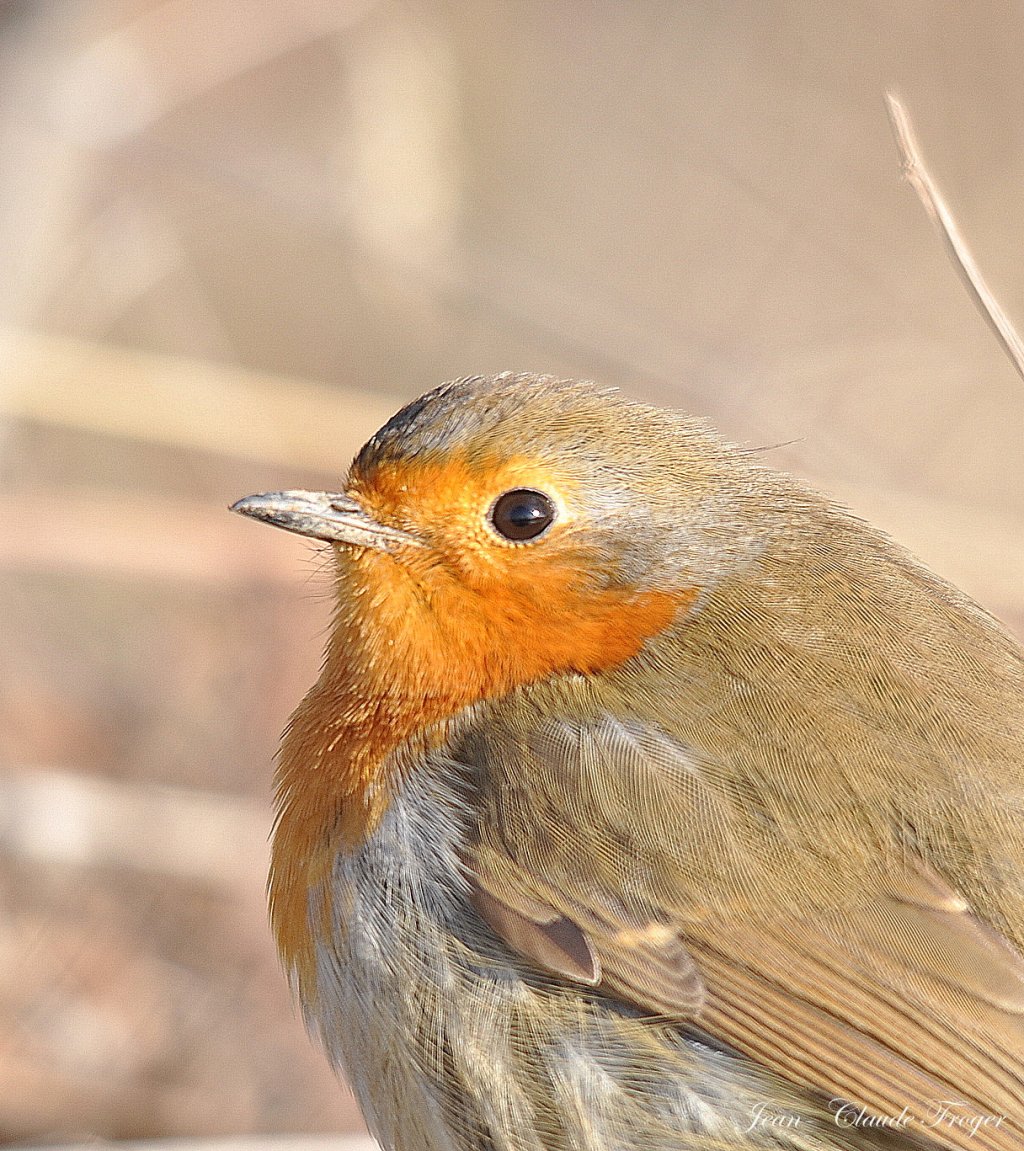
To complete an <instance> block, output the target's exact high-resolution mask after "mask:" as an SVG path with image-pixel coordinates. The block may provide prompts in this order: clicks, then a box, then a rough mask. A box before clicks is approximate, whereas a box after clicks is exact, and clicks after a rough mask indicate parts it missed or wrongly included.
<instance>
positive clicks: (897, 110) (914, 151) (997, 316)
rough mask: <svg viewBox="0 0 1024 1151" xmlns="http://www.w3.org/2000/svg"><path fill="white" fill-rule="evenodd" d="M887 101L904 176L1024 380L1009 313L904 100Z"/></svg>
mask: <svg viewBox="0 0 1024 1151" xmlns="http://www.w3.org/2000/svg"><path fill="white" fill-rule="evenodd" d="M885 101H886V105H887V107H888V110H889V119H890V121H891V122H892V130H893V133H894V135H895V136H896V146H897V148H898V149H899V152H900V161H901V165H902V168H903V174H904V176H905V177H906V178H907V180H908V181H909V182H910V184H911V185H912V186H913V189H914V191H915V192H916V193H917V195H918V199H920V201H921V203H922V204H923V205H924V209H925V211H926V212H927V213H928V215H929V216H930V217H931V220H932V223H933V224H934V225H935V227H936V228H938V230H939V235H941V236H942V240H943V243H944V244H945V245H946V251H947V252H948V253H949V256H950V259H951V260H952V261H953V266H954V267H955V268H956V270H957V272H958V273H959V275H960V278H961V280H963V282H964V285H965V286H966V288H967V291H968V292H969V293H970V295H971V298H972V299H973V300H974V303H975V305H976V306H977V308H978V310H979V311H980V312H981V314H982V315H983V316H984V317H985V319H986V320H987V321H988V324H989V326H990V327H991V329H992V331H993V332H995V334H996V338H997V339H998V340H999V342H1000V344H1002V346H1003V350H1004V351H1005V352H1006V354H1007V355H1008V356H1009V357H1010V360H1011V361H1012V362H1013V366H1014V367H1015V368H1016V369H1017V372H1018V374H1019V375H1020V376H1021V378H1022V379H1024V343H1022V342H1021V339H1020V337H1019V336H1018V335H1017V333H1016V331H1015V330H1014V327H1013V324H1011V323H1010V321H1009V320H1008V319H1007V317H1006V313H1005V312H1004V311H1003V309H1002V308H1001V307H1000V306H999V303H998V301H997V300H996V298H995V296H994V295H993V294H992V291H991V289H990V288H989V286H988V285H987V284H986V283H985V279H984V277H983V276H982V274H981V272H980V270H979V269H978V265H977V264H976V263H975V262H974V257H973V256H972V255H971V252H970V249H969V248H968V247H967V244H966V243H965V241H964V238H963V236H961V235H960V230H959V228H957V226H956V220H955V219H954V218H953V213H952V212H951V211H950V209H949V205H948V204H947V203H946V201H945V200H944V199H943V196H942V193H941V192H940V191H939V189H938V187H937V186H936V184H935V181H934V180H933V179H932V178H931V175H930V173H929V172H928V169H927V168H926V167H925V163H924V159H923V158H922V156H921V149H920V148H919V147H918V144H917V140H916V139H915V137H914V130H913V126H912V125H911V123H910V116H909V115H908V113H907V110H906V108H904V106H903V103H902V101H901V100H900V99H899V97H898V96H897V95H896V94H895V93H894V92H886V94H885Z"/></svg>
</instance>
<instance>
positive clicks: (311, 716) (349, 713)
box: [269, 552, 697, 1003]
mask: <svg viewBox="0 0 1024 1151" xmlns="http://www.w3.org/2000/svg"><path fill="white" fill-rule="evenodd" d="M338 578H339V583H340V584H341V587H340V589H339V597H338V598H339V604H340V605H342V606H341V607H340V609H339V614H338V616H337V618H336V620H335V624H334V628H333V630H332V634H331V638H330V640H329V642H328V647H327V653H326V658H325V663H324V669H323V672H322V674H321V676H320V679H319V681H318V682H317V684H316V685H315V686H314V687H313V689H312V690H311V691H310V692H309V694H308V695H307V696H306V698H305V699H304V700H303V702H302V703H301V704H300V706H299V708H298V710H297V711H296V713H295V715H294V716H293V718H292V721H291V723H290V725H289V728H288V730H287V732H286V733H285V737H284V741H283V743H282V747H281V754H280V759H279V767H278V773H277V807H278V818H277V824H276V827H275V832H274V842H273V850H272V863H271V874H270V883H269V894H270V907H271V920H272V924H273V927H274V931H275V934H276V937H277V942H278V947H279V950H280V952H281V955H282V958H283V960H284V962H285V966H286V968H287V969H288V970H289V971H290V972H292V973H293V977H294V979H295V980H296V981H297V982H298V984H299V989H300V992H301V994H302V997H303V1002H305V1003H310V1002H312V1001H313V998H314V997H315V987H314V983H315V950H316V948H315V942H316V939H317V938H322V937H324V936H325V935H327V934H329V931H330V929H331V925H332V923H333V921H334V919H335V917H336V915H337V914H339V910H338V909H336V908H335V907H334V906H333V898H332V896H333V893H332V891H331V884H330V876H331V870H332V865H333V862H334V860H335V858H336V857H337V855H338V853H339V852H343V851H353V850H355V849H357V848H358V847H359V846H360V845H361V844H362V843H364V842H365V841H366V840H367V839H368V838H369V837H370V836H371V835H372V834H373V832H374V830H375V829H376V827H377V826H378V824H379V822H380V820H381V818H382V816H383V814H384V812H385V811H386V810H387V807H388V804H389V802H390V801H391V799H392V798H393V796H394V793H395V789H396V787H397V786H398V784H399V782H400V781H399V780H397V779H395V778H392V776H393V775H394V774H395V773H394V771H393V770H390V769H389V765H394V764H396V763H397V762H398V761H399V759H400V757H398V756H396V755H395V754H394V753H395V752H396V750H397V749H398V748H400V747H403V746H404V745H409V744H410V743H411V744H412V748H411V749H410V750H411V751H412V752H413V753H415V752H416V751H420V752H425V751H426V750H428V749H429V748H430V747H431V746H432V745H436V744H437V743H439V742H441V741H442V740H443V739H444V738H445V733H446V729H447V725H448V722H449V721H450V720H451V719H452V718H453V717H455V716H457V715H458V713H459V712H461V711H462V710H463V709H464V708H466V707H468V706H470V705H471V704H474V703H477V702H480V701H481V700H485V699H490V698H496V697H499V696H501V695H504V694H507V693H508V692H509V691H512V690H514V689H515V688H517V687H521V686H525V685H527V684H530V683H535V682H538V681H541V680H544V679H547V678H549V677H551V676H553V675H558V674H564V673H566V672H578V673H582V674H591V673H595V672H599V671H601V670H604V669H605V668H607V667H611V666H615V665H617V664H620V663H622V662H624V661H625V660H627V659H629V658H631V657H632V656H634V655H636V654H637V653H638V652H639V651H640V649H641V648H642V647H643V645H644V642H645V641H646V640H647V639H648V638H650V637H651V636H653V635H655V634H657V633H659V632H661V631H662V630H664V629H665V628H666V627H667V626H669V624H670V623H671V622H672V620H673V619H674V618H675V617H676V614H677V613H678V612H679V610H680V609H681V608H685V607H689V606H690V605H691V604H692V603H693V601H694V599H695V598H696V596H697V591H696V590H695V589H684V590H681V591H678V592H673V593H668V592H653V591H649V592H646V593H643V594H636V593H627V592H625V591H623V590H621V589H604V590H601V591H593V592H591V593H590V594H588V596H587V598H586V600H585V601H583V600H581V599H579V598H578V597H576V598H575V599H574V598H573V596H572V595H571V594H570V593H569V591H568V586H569V585H568V584H567V587H566V590H565V592H564V593H563V594H561V595H560V596H557V597H551V596H548V597H546V598H547V600H548V603H550V602H551V601H552V598H553V599H554V601H555V602H557V603H559V604H561V605H562V607H561V610H551V609H550V607H548V606H546V605H545V606H544V607H543V609H542V608H541V607H540V606H538V603H537V599H536V595H535V588H534V587H532V586H531V587H530V588H525V587H524V588H523V589H521V590H520V591H519V592H518V593H517V590H516V589H515V588H514V587H513V588H511V589H509V588H508V587H507V586H506V587H504V588H503V589H502V590H501V594H500V595H491V596H487V595H481V594H480V592H479V590H477V589H468V588H466V587H464V586H462V585H459V584H457V583H455V582H452V581H450V580H448V579H446V578H443V577H441V576H439V577H437V579H436V580H435V582H434V583H433V584H430V585H425V583H424V581H423V579H422V578H417V579H413V578H410V576H409V574H408V572H407V571H406V570H404V569H403V567H402V565H401V564H400V563H397V562H396V561H395V560H393V559H392V558H391V557H388V556H383V555H378V554H375V553H365V552H363V553H356V554H355V556H352V555H348V554H346V555H343V556H341V557H339V577H338ZM551 578H552V579H553V580H554V579H555V578H557V573H552V577H551ZM556 590H561V589H556ZM345 605H348V610H346V606H345ZM541 612H542V613H543V614H541ZM402 758H404V760H405V761H406V762H407V761H408V758H409V757H402Z"/></svg>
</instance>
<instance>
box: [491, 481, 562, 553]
mask: <svg viewBox="0 0 1024 1151" xmlns="http://www.w3.org/2000/svg"><path fill="white" fill-rule="evenodd" d="M554 519H555V505H554V501H553V500H552V499H551V498H550V497H549V496H546V495H545V494H544V493H543V492H537V491H534V490H533V489H532V488H513V489H512V491H510V492H505V494H504V495H503V496H498V498H497V499H496V500H495V501H494V506H493V507H492V508H491V514H490V520H491V523H492V525H493V526H494V530H495V531H496V532H497V533H498V535H500V536H502V537H503V538H504V539H507V540H512V541H513V542H514V543H523V542H525V541H526V540H535V539H536V538H537V537H538V536H540V535H543V534H544V532H546V531H547V529H548V528H549V527H550V526H551V524H552V523H553V522H554Z"/></svg>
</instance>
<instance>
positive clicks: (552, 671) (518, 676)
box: [349, 457, 693, 719]
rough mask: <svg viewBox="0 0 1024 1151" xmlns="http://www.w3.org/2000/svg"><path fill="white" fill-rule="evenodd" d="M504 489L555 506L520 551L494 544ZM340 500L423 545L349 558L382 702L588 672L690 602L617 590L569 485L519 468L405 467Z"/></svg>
mask: <svg viewBox="0 0 1024 1151" xmlns="http://www.w3.org/2000/svg"><path fill="white" fill-rule="evenodd" d="M515 489H528V490H533V491H536V492H540V493H543V494H544V495H546V496H547V497H548V498H549V499H550V501H551V503H552V504H553V506H554V519H553V522H552V523H551V524H550V526H549V527H548V528H547V529H546V530H545V531H543V532H542V534H540V535H538V536H537V537H536V538H534V539H530V540H526V541H523V542H513V541H510V540H508V539H506V538H503V537H502V536H501V534H500V533H499V532H498V531H497V530H496V528H495V527H494V525H493V523H492V522H491V521H490V518H489V517H490V515H491V512H492V509H493V508H494V505H495V502H496V501H497V500H498V499H499V498H500V497H501V496H502V495H503V493H506V492H509V491H512V490H515ZM349 491H350V494H351V495H353V496H354V497H355V498H356V499H358V501H359V502H360V503H361V504H362V505H363V506H364V507H365V508H366V510H367V511H368V512H369V513H370V514H371V515H372V516H373V517H374V518H375V519H378V520H380V521H381V522H382V523H387V524H390V525H392V526H395V527H399V528H401V529H402V530H404V531H407V532H409V533H410V534H412V535H414V536H416V537H418V538H419V539H421V540H422V541H423V543H424V546H423V547H422V548H409V549H408V550H407V551H406V552H404V553H403V554H399V555H386V554H384V553H380V552H371V551H362V552H360V553H358V554H357V555H356V556H354V557H353V562H354V564H355V566H356V568H357V569H358V571H359V573H360V577H361V578H360V582H362V583H363V584H364V586H365V588H366V593H365V600H364V602H365V605H366V609H367V610H366V614H365V617H364V618H363V619H362V620H361V621H360V623H359V628H358V630H359V632H360V633H361V639H362V643H363V644H364V645H366V648H367V649H368V650H369V651H371V652H378V651H379V652H382V651H383V649H384V648H386V649H387V650H388V651H389V652H394V653H395V655H396V656H399V657H400V659H399V660H396V661H395V662H394V663H392V666H391V667H390V668H386V667H385V668H380V671H381V672H382V676H381V678H380V680H379V681H378V682H377V683H376V684H375V690H376V691H378V692H380V693H382V694H400V695H413V696H416V697H419V698H421V699H422V698H423V697H424V696H426V697H427V698H430V699H434V700H437V701H438V702H439V703H440V702H441V701H442V700H443V701H444V703H445V704H446V705H447V706H448V707H451V708H453V710H454V709H458V708H460V707H463V706H465V705H467V704H469V703H473V702H475V701H477V700H479V699H482V698H487V697H489V696H493V695H495V694H498V693H502V692H506V691H509V690H511V689H512V688H515V687H518V686H521V685H523V684H527V683H531V682H535V681H536V680H538V679H543V678H547V677H548V676H551V675H556V674H560V673H563V672H571V671H576V672H584V673H589V672H596V671H600V670H601V669H602V668H605V667H609V666H612V665H614V664H617V663H621V662H622V661H623V660H625V659H628V658H629V657H630V656H632V655H635V654H636V653H637V651H639V649H640V647H641V645H642V644H643V642H644V640H645V639H647V638H648V637H649V636H651V635H654V634H655V633H657V632H659V631H661V630H662V629H663V628H665V627H666V626H667V625H668V623H669V622H670V621H671V620H672V618H673V616H674V615H675V612H676V610H677V609H678V608H679V606H680V604H681V602H686V601H687V600H692V598H693V593H692V590H691V591H688V592H683V593H682V594H672V595H670V594H668V593H664V592H638V591H636V590H635V589H632V588H629V587H626V586H623V585H621V584H616V582H615V581H614V579H613V578H609V577H610V573H609V572H608V570H607V565H606V564H605V563H603V560H602V556H601V554H600V553H599V552H598V551H597V550H596V549H595V548H594V547H593V545H592V544H589V543H588V542H587V540H588V533H587V531H586V524H585V522H584V517H583V510H582V507H581V501H580V493H579V491H578V490H577V488H576V486H575V485H573V484H572V483H571V482H570V481H568V480H567V479H566V478H564V477H562V476H556V475H554V474H552V473H551V471H550V470H549V469H546V468H544V467H542V466H540V465H538V464H536V463H534V462H532V461H530V460H527V459H523V458H515V459H512V460H508V461H503V462H501V463H494V464H490V463H486V462H484V463H481V462H478V461H474V462H473V463H472V464H470V463H469V462H467V461H466V460H465V459H461V458H458V457H456V458H451V457H449V458H447V459H445V460H444V461H443V462H440V463H439V462H434V461H423V462H418V461H416V460H411V461H403V462H402V463H401V464H400V465H397V466H389V467H380V468H377V469H375V470H374V472H373V473H372V474H371V475H370V476H368V477H366V478H362V477H357V478H356V479H355V482H354V483H353V484H352V485H351V486H350V489H349ZM432 718H434V719H436V718H440V717H439V716H435V717H432ZM424 719H426V717H425V716H424Z"/></svg>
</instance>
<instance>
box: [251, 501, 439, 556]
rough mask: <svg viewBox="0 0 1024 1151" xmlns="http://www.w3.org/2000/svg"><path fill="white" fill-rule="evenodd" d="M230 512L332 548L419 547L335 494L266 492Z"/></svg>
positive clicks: (384, 549)
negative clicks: (321, 542) (339, 546)
mask: <svg viewBox="0 0 1024 1151" xmlns="http://www.w3.org/2000/svg"><path fill="white" fill-rule="evenodd" d="M230 510H231V511H233V512H238V514H239V515H242V516H251V517H252V518H253V519H254V520H262V521H263V522H264V523H266V524H273V525H274V527H278V528H284V530H285V531H287V532H295V533H296V534H297V535H300V536H309V538H310V539H314V540H326V541H327V542H328V543H332V544H347V545H348V546H350V547H355V548H373V549H374V550H375V551H382V552H395V551H398V550H399V549H400V548H407V547H420V546H422V545H421V543H420V541H419V540H418V539H416V537H415V536H412V535H409V534H408V533H407V532H403V531H399V530H398V528H392V527H388V526H387V525H386V524H382V523H378V522H377V521H376V520H375V519H373V517H372V516H369V515H367V513H366V512H365V511H364V510H363V508H362V507H361V506H360V505H359V504H358V503H356V501H355V500H354V499H352V498H351V497H350V496H346V495H339V494H338V493H336V492H302V491H294V492H267V493H266V494H265V495H260V496H246V497H245V498H244V499H241V500H239V501H238V503H235V504H232V505H231V508H230Z"/></svg>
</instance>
